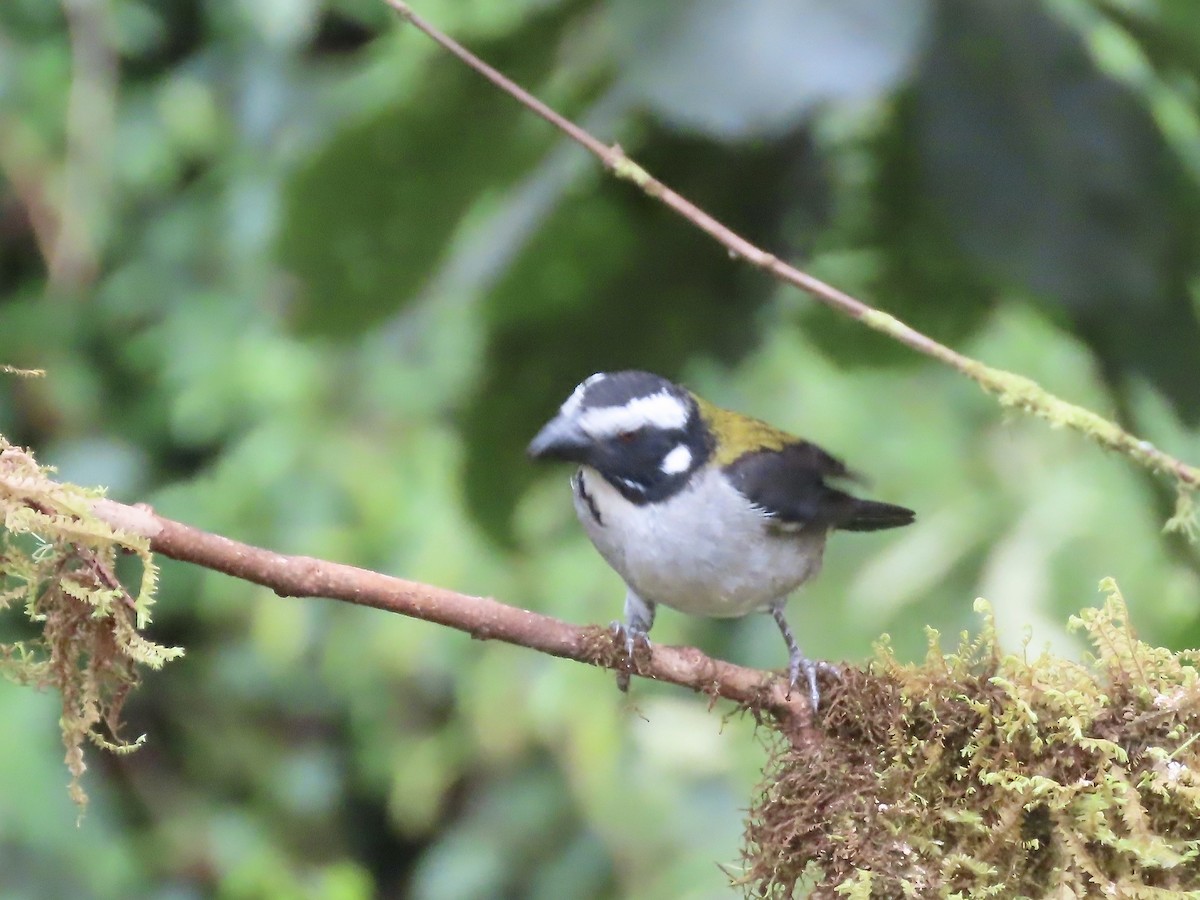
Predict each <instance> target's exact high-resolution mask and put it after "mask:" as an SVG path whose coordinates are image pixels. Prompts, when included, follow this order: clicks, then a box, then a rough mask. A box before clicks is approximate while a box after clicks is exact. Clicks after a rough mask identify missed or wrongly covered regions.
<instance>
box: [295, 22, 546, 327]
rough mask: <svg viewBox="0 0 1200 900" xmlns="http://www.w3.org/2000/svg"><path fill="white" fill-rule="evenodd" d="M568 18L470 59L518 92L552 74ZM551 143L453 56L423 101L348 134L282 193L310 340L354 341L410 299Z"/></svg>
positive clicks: (419, 95)
mask: <svg viewBox="0 0 1200 900" xmlns="http://www.w3.org/2000/svg"><path fill="white" fill-rule="evenodd" d="M568 18H569V17H568V15H567V10H560V11H557V13H556V14H547V15H544V16H542V17H541V18H540V19H537V20H534V21H532V22H531V23H529V24H528V25H527V26H526V27H524V28H522V29H521V30H520V31H518V32H516V33H515V34H512V35H509V36H507V37H505V38H504V39H500V40H495V41H492V42H479V44H478V45H477V46H476V47H475V48H474V49H475V51H476V52H477V53H479V54H480V55H481V56H482V57H483V58H485V59H488V60H489V61H491V62H492V63H493V64H494V65H496V66H498V67H499V68H500V69H501V70H503V71H505V72H507V73H508V74H509V75H510V76H511V77H513V78H514V79H515V80H516V81H518V82H520V83H524V84H528V85H534V86H536V85H537V83H538V82H539V81H540V80H541V79H542V78H543V77H545V75H546V74H547V73H548V72H550V71H551V70H552V67H553V64H554V61H555V53H556V49H557V46H558V40H559V36H560V32H561V30H562V28H563V26H564V22H565V21H567V20H568ZM553 139H554V134H553V132H552V130H551V129H550V128H549V127H548V126H546V125H544V124H543V123H541V122H540V121H538V120H536V119H535V118H534V117H532V116H530V114H529V113H528V112H527V111H526V110H524V109H523V108H522V107H520V106H519V105H517V104H516V103H514V102H512V101H511V100H509V99H508V98H505V97H503V96H501V95H500V94H499V93H497V92H495V91H492V90H488V89H487V88H486V85H485V83H483V82H482V81H481V80H480V78H479V76H478V75H476V74H475V73H474V72H471V71H470V70H468V69H467V68H466V67H464V66H463V65H462V64H461V63H459V62H457V61H456V60H453V59H451V58H449V57H447V56H444V55H439V56H436V57H433V58H431V60H430V62H429V64H428V69H427V71H426V73H425V75H424V77H423V78H422V80H421V84H420V87H419V89H418V90H417V92H416V94H415V95H414V96H412V97H411V98H407V99H406V100H405V101H403V102H401V103H399V104H397V105H395V106H393V107H391V108H390V109H387V110H385V111H384V112H382V113H379V114H378V115H376V116H374V117H372V118H370V119H368V120H366V121H361V122H357V123H355V124H351V125H349V126H347V127H346V128H344V129H343V130H341V131H340V132H339V133H338V134H337V135H335V136H334V137H333V138H332V139H331V140H330V142H329V144H328V145H327V146H326V147H325V148H324V150H323V151H321V152H320V153H317V154H315V155H314V156H313V157H312V158H311V159H310V160H309V161H308V162H307V163H306V164H305V165H304V166H303V167H302V168H301V169H300V170H299V171H297V172H296V173H295V175H294V176H293V177H292V179H291V181H290V183H289V184H288V186H287V189H286V191H285V194H284V212H283V215H282V220H283V228H282V231H281V232H280V235H279V238H278V256H279V261H280V263H281V264H282V265H283V266H284V267H285V268H286V269H287V270H288V271H289V272H291V273H292V274H293V275H295V276H296V277H297V279H298V280H299V285H298V297H297V299H296V303H295V306H294V309H293V314H294V316H295V322H296V325H297V326H298V327H299V328H300V329H302V330H305V331H314V332H322V333H332V334H340V335H345V334H350V333H356V332H359V331H362V330H364V329H366V328H368V327H369V326H371V325H373V324H375V323H377V322H379V321H380V320H381V319H383V318H385V317H387V316H389V315H391V314H393V313H394V312H395V311H396V310H397V309H399V308H401V307H402V306H403V305H404V304H405V303H407V302H409V301H410V300H412V299H413V296H414V294H415V293H416V291H417V289H418V288H419V287H420V285H421V284H422V283H423V282H424V281H425V279H426V278H427V277H428V275H429V274H430V272H431V271H432V270H433V268H434V266H435V265H436V263H437V261H438V259H439V258H440V257H441V254H442V252H443V250H444V248H445V246H446V244H447V242H448V240H449V239H450V236H451V235H452V234H453V233H454V230H455V229H456V228H457V226H458V224H459V221H460V220H461V219H462V216H463V215H464V214H465V213H466V212H467V210H468V209H470V208H471V206H472V205H473V204H474V203H476V202H478V201H479V199H480V197H481V195H483V194H485V193H486V192H487V191H492V190H499V189H502V188H503V187H504V186H506V185H507V184H509V183H511V182H512V181H513V180H514V179H515V178H517V177H518V176H519V174H520V173H521V172H522V171H523V170H524V169H525V168H526V167H527V166H528V165H530V164H531V163H532V162H533V161H534V160H535V159H536V158H537V157H538V156H539V155H540V154H541V153H543V152H544V151H545V149H546V148H547V147H548V146H549V145H550V143H551V141H552V140H553Z"/></svg>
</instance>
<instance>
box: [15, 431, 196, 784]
mask: <svg viewBox="0 0 1200 900" xmlns="http://www.w3.org/2000/svg"><path fill="white" fill-rule="evenodd" d="M95 496H96V495H95V494H94V493H91V492H86V491H84V490H82V489H80V488H77V487H73V486H71V485H64V484H59V483H58V482H56V481H54V480H53V479H51V478H50V477H49V471H48V470H47V469H43V468H42V467H40V466H38V465H37V463H36V462H35V461H34V459H33V457H32V455H30V453H29V452H28V451H26V450H23V449H21V448H19V447H13V446H11V445H9V444H8V443H7V442H5V441H4V439H3V438H2V437H0V524H2V525H3V528H2V529H0V611H3V610H4V609H6V608H9V607H13V606H16V605H23V606H24V611H25V615H26V616H27V618H28V619H29V620H30V621H31V622H33V623H34V625H35V626H36V628H37V629H38V636H37V637H35V638H33V639H31V640H27V641H19V642H15V643H10V644H3V643H0V675H3V676H5V677H7V678H9V679H11V680H13V681H17V682H19V683H22V684H32V685H36V686H39V687H53V688H55V689H56V690H57V691H58V692H59V694H60V696H61V697H62V718H61V720H60V724H61V726H62V737H63V744H64V746H65V747H66V751H67V754H66V763H67V768H68V770H69V771H70V773H71V783H70V792H71V796H72V798H73V799H74V800H75V801H76V802H77V803H78V804H79V805H80V807H81V808H82V806H83V805H84V804H85V803H86V801H87V795H86V794H85V793H84V791H83V788H82V785H81V778H82V776H83V772H84V770H85V769H86V765H85V761H84V745H85V743H87V742H90V743H92V744H95V745H97V746H99V747H103V748H104V749H106V750H111V751H115V752H124V751H128V750H132V749H134V748H135V747H136V746H137V745H138V743H139V742H140V739H139V740H138V741H134V742H127V741H124V740H122V739H121V738H120V718H121V707H122V705H123V704H124V702H125V698H126V697H127V696H128V695H129V692H130V691H131V690H132V689H133V688H134V687H135V686H136V684H137V681H138V669H139V666H142V665H146V666H151V667H152V668H158V667H159V666H161V665H162V664H163V663H164V662H166V661H167V660H169V659H174V658H175V657H177V656H179V655H180V654H181V653H182V651H181V650H178V649H175V648H168V647H160V646H158V645H157V644H154V643H152V642H151V641H148V640H146V639H145V638H144V637H143V636H142V635H141V634H140V633H139V631H138V629H139V628H142V627H144V626H145V624H146V623H147V621H148V620H149V609H150V605H151V603H152V602H153V595H154V588H155V585H156V582H157V569H156V568H155V566H154V563H153V561H152V560H151V558H150V549H149V545H148V543H147V542H146V541H145V540H144V539H143V538H139V537H135V536H133V535H128V534H123V533H121V532H119V531H116V530H114V529H112V528H111V527H109V526H108V525H106V524H105V523H103V522H101V521H99V520H98V519H96V518H95V517H94V516H93V515H92V514H91V501H92V499H93V498H94V497H95ZM128 554H132V555H135V556H136V557H137V558H138V559H139V561H140V563H141V573H140V577H139V578H137V582H138V583H137V585H136V586H135V587H133V588H132V589H130V588H127V587H126V586H125V584H123V583H122V581H121V580H120V579H119V578H118V576H117V573H116V563H117V559H118V557H119V556H122V555H128Z"/></svg>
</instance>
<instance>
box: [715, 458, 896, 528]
mask: <svg viewBox="0 0 1200 900" xmlns="http://www.w3.org/2000/svg"><path fill="white" fill-rule="evenodd" d="M725 472H726V474H727V475H728V476H729V479H730V481H731V482H733V486H734V487H736V488H737V489H738V491H740V492H741V493H742V495H743V496H745V497H746V499H748V500H749V501H750V502H751V503H753V504H754V505H755V506H757V507H759V508H760V509H762V510H763V513H764V515H767V516H770V517H771V519H772V520H774V521H775V522H776V523H778V526H779V527H780V528H781V529H782V530H797V529H800V528H803V527H804V526H806V525H814V526H817V527H821V528H843V529H846V530H848V531H874V530H876V529H879V528H895V527H897V526H900V525H908V524H909V523H911V522H912V521H913V518H914V513H913V511H912V510H910V509H905V508H904V507H903V506H894V505H892V504H890V503H877V502H875V501H873V500H859V499H858V498H857V497H853V496H851V495H850V494H847V493H846V492H845V491H840V490H838V489H837V488H834V487H830V486H829V485H827V484H826V483H825V479H826V478H855V477H856V476H855V475H854V473H853V472H851V471H850V470H849V469H847V468H846V466H845V464H844V463H843V462H842V461H841V460H840V459H838V458H837V457H836V456H831V455H830V454H828V453H826V452H825V451H824V450H822V449H821V448H820V447H818V446H817V445H816V444H810V443H809V442H808V441H797V442H796V443H793V444H788V445H787V446H785V447H784V448H783V449H781V450H761V451H756V452H752V453H747V454H745V455H743V456H740V457H738V459H736V460H734V461H733V462H732V463H730V464H729V465H728V466H727V467H726V468H725Z"/></svg>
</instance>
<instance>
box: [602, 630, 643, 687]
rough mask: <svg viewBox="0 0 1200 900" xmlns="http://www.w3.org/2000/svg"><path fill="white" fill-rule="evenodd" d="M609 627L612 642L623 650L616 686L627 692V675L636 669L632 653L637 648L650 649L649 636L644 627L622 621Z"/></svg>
mask: <svg viewBox="0 0 1200 900" xmlns="http://www.w3.org/2000/svg"><path fill="white" fill-rule="evenodd" d="M609 627H610V628H611V629H612V633H613V641H614V643H616V645H617V646H618V647H619V648H621V649H623V650H624V651H625V659H624V660H623V665H622V667H621V669H620V671H618V672H617V687H618V688H620V690H621V692H622V693H627V692H628V691H629V675H630V673H631V672H634V671H636V670H637V663H636V662H634V654H635V653H636V652H637V651H638V650H639V649H645V650H649V649H650V647H651V644H650V636H649V635H648V634H646V632H645V630H644V629H641V628H638V627H636V626H634V625H626V624H624V623H622V622H613V623H612V625H610V626H609Z"/></svg>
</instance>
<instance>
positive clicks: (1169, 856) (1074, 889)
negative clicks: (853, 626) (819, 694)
mask: <svg viewBox="0 0 1200 900" xmlns="http://www.w3.org/2000/svg"><path fill="white" fill-rule="evenodd" d="M1101 588H1102V590H1104V591H1105V592H1106V594H1107V597H1106V599H1105V602H1104V605H1103V606H1102V607H1101V608H1099V609H1092V610H1088V611H1086V612H1084V613H1083V614H1081V615H1080V616H1079V617H1078V618H1077V619H1074V620H1073V621H1072V625H1073V627H1075V628H1078V629H1079V630H1081V631H1083V632H1084V633H1085V634H1086V636H1087V638H1088V640H1089V642H1090V643H1091V645H1092V647H1093V649H1094V656H1093V657H1092V658H1090V659H1089V660H1088V661H1086V662H1084V663H1076V662H1070V661H1067V660H1063V659H1057V658H1054V657H1051V656H1048V655H1047V656H1043V657H1041V658H1039V659H1036V660H1033V661H1029V660H1028V659H1026V657H1025V654H1021V655H1015V654H1007V653H1005V652H1003V650H1002V649H1001V648H1000V647H999V645H998V644H997V641H996V633H995V625H994V621H993V618H992V613H991V609H990V607H989V606H988V605H987V604H986V603H985V602H983V601H978V602H977V604H976V609H977V611H978V612H979V613H980V614H981V616H982V617H983V628H982V630H981V632H980V634H979V635H978V636H977V637H975V638H974V639H971V638H969V637H968V636H967V635H965V634H964V635H963V637H962V639H961V642H960V646H959V648H958V650H957V651H955V652H953V653H950V654H944V653H943V651H942V647H941V643H940V638H939V636H938V635H937V633H936V632H931V634H930V640H929V653H928V655H927V657H926V659H925V661H924V662H922V663H921V664H919V665H904V664H901V663H900V662H899V661H898V660H897V659H896V658H895V657H894V656H893V654H892V652H891V648H890V647H889V646H888V645H887V643H886V642H885V643H881V644H880V645H879V646H878V647H877V650H876V655H875V659H874V661H873V662H872V663H871V664H870V665H869V666H868V667H867V668H866V669H865V670H850V671H848V672H847V673H846V677H845V678H844V679H843V680H842V682H841V683H839V684H837V685H835V686H834V687H833V688H832V689H831V690H830V691H829V692H827V696H828V697H829V700H830V706H829V708H828V710H827V711H826V712H825V713H824V714H823V715H822V717H821V721H820V729H821V739H820V740H818V741H816V742H813V743H812V744H811V745H810V746H808V747H806V748H804V750H803V751H802V752H801V751H797V750H795V749H794V748H790V747H781V748H780V749H779V750H778V752H777V753H776V755H775V757H774V759H773V761H772V762H771V764H770V765H769V766H768V768H767V773H766V781H765V782H764V784H763V786H762V789H761V796H760V798H759V800H758V803H757V805H756V806H755V808H754V809H752V810H751V814H750V819H749V824H748V826H747V832H746V850H745V863H746V872H745V876H744V878H743V879H742V883H743V884H744V885H745V886H746V887H747V888H752V889H753V890H754V893H755V895H756V896H772V897H790V896H792V895H793V893H794V892H795V891H796V890H797V888H798V887H801V886H802V887H805V888H808V889H810V890H811V891H812V893H811V894H810V895H809V896H812V897H830V898H832V897H842V896H848V897H861V898H864V900H869V898H878V897H958V898H964V900H965V898H984V897H1030V898H1060V897H1076V898H1080V897H1168V896H1169V897H1179V896H1184V894H1183V893H1182V892H1195V891H1197V889H1198V888H1200V741H1197V740H1196V735H1197V733H1200V679H1198V677H1197V670H1196V663H1197V655H1196V654H1195V653H1194V652H1190V651H1189V652H1186V653H1172V652H1171V651H1168V650H1164V649H1162V648H1159V647H1151V646H1149V645H1147V644H1144V643H1142V642H1140V641H1138V640H1137V638H1136V637H1135V636H1134V633H1133V630H1132V628H1131V627H1130V625H1129V618H1128V611H1127V609H1126V606H1125V601H1124V599H1123V598H1122V597H1121V595H1120V593H1119V591H1118V590H1117V587H1116V584H1115V583H1113V582H1112V581H1111V580H1106V581H1104V582H1103V583H1102V584H1101ZM1187 895H1188V896H1195V894H1194V893H1189V894H1187Z"/></svg>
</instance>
